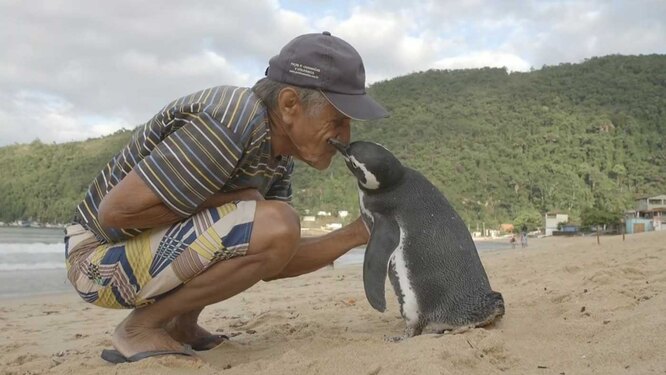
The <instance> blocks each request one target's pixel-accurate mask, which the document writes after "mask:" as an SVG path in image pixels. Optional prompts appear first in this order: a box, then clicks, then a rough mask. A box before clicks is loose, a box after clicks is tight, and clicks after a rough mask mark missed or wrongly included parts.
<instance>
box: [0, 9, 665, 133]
mask: <svg viewBox="0 0 666 375" xmlns="http://www.w3.org/2000/svg"><path fill="white" fill-rule="evenodd" d="M322 30H328V31H330V32H331V33H333V34H334V35H337V36H340V37H342V38H343V39H345V40H347V41H348V42H350V43H351V44H352V45H353V46H355V47H356V49H357V50H358V51H359V52H360V54H361V55H362V56H363V58H364V61H365V66H366V72H367V79H368V83H372V82H376V81H378V80H383V79H388V78H392V77H396V76H400V75H405V74H409V73H411V72H415V71H421V70H427V69H430V68H449V69H458V68H475V67H483V66H499V67H501V66H506V67H507V68H508V69H509V70H512V71H526V70H529V69H530V67H534V68H540V67H541V66H543V65H544V64H545V65H556V64H558V63H561V62H580V61H582V60H583V59H585V58H589V57H592V56H600V55H607V54H618V53H619V54H651V53H660V54H664V53H666V1H663V0H654V1H640V0H637V1H631V0H616V1H601V0H598V1H556V0H552V1H535V0H532V1H528V0H525V1H492V0H488V1H484V0H456V1H449V0H446V1H445V0H441V1H435V0H433V1H416V2H409V1H403V0H400V1H398V0H386V1H380V0H377V1H364V0H355V1H351V0H331V1H328V0H312V1H306V0H245V1H220V0H190V1H176V0H163V1H147V0H143V1H130V0H113V1H109V0H99V1H98V0H69V1H65V0H63V1H61V0H43V1H40V0H31V1H22V0H0V51H2V52H1V55H0V56H2V57H1V58H0V146H3V145H7V144H14V143H26V142H31V141H33V140H34V139H36V138H39V139H40V140H41V141H42V142H66V141H71V140H80V139H85V138H89V137H97V136H100V135H105V134H109V133H112V132H113V131H115V130H117V129H120V128H123V127H125V128H133V127H135V126H137V125H139V124H141V123H143V122H145V121H147V120H148V119H149V118H150V117H151V116H152V115H153V114H154V113H156V112H157V111H158V110H159V109H160V108H161V107H162V106H163V105H165V104H166V103H168V102H169V101H171V100H172V99H175V98H177V97H180V96H183V95H186V94H189V93H191V92H194V91H197V90H199V89H202V88H206V87H210V86H215V85H222V84H232V85H251V84H252V83H253V82H255V81H256V80H257V79H259V78H260V77H261V76H262V75H263V72H264V70H265V68H266V65H267V61H268V59H269V58H270V57H271V56H273V55H274V54H276V53H277V52H278V51H279V49H280V48H281V47H282V46H283V45H284V44H285V43H287V42H288V41H289V40H290V39H292V38H293V37H295V36H297V35H300V34H303V33H309V32H319V31H322Z"/></svg>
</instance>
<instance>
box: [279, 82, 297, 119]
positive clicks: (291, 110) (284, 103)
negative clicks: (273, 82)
mask: <svg viewBox="0 0 666 375" xmlns="http://www.w3.org/2000/svg"><path fill="white" fill-rule="evenodd" d="M278 108H279V110H280V116H281V117H282V121H284V123H285V124H291V123H293V122H294V117H295V116H297V115H298V114H299V113H300V111H301V101H300V99H299V96H298V91H296V89H294V88H293V87H285V88H283V89H282V90H280V93H279V94H278Z"/></svg>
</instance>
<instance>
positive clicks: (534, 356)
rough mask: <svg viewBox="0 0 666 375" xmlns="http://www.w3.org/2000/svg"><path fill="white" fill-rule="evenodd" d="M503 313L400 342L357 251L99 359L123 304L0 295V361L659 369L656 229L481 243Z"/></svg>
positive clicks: (275, 368) (4, 366) (65, 370)
mask: <svg viewBox="0 0 666 375" xmlns="http://www.w3.org/2000/svg"><path fill="white" fill-rule="evenodd" d="M481 259H482V261H483V263H484V265H485V267H486V271H487V272H488V275H489V278H490V282H491V285H492V286H493V289H495V290H497V291H500V292H502V294H503V295H504V299H505V302H506V315H505V316H504V318H503V319H502V320H501V321H499V322H498V323H497V324H495V325H494V326H492V327H489V328H479V329H472V330H469V331H467V332H465V333H462V334H455V335H453V334H444V335H437V334H424V335H422V336H419V337H415V338H411V339H408V340H405V341H403V342H400V343H390V342H387V341H385V340H384V338H385V336H395V335H400V334H402V330H403V328H404V323H403V321H402V318H400V317H399V310H398V306H397V302H396V299H395V297H394V295H393V291H392V290H391V289H390V286H389V284H388V283H387V300H388V301H389V305H388V311H387V312H386V313H384V314H381V313H379V312H377V311H375V310H373V309H372V308H371V307H370V305H369V304H368V302H367V301H366V300H365V296H364V293H363V285H362V280H361V267H360V266H359V265H354V266H347V267H339V268H337V269H331V268H326V269H322V270H320V271H317V272H315V273H312V274H309V275H306V276H302V277H300V278H296V279H288V280H278V281H274V282H270V283H260V284H258V285H256V286H254V287H253V288H251V289H250V290H248V291H247V292H245V293H242V294H241V295H238V296H236V297H234V298H232V299H230V300H228V301H225V302H222V303H219V304H216V305H213V306H210V307H209V308H207V309H206V310H205V311H204V313H203V315H202V325H203V326H205V327H206V328H208V329H209V330H211V331H217V332H223V333H225V334H228V335H233V336H234V337H232V339H231V341H230V342H227V343H224V344H222V345H220V346H218V347H217V348H215V349H213V350H211V351H208V352H201V353H199V359H198V360H188V359H185V358H182V357H163V358H151V359H148V360H144V361H141V362H139V363H135V364H122V365H115V366H114V365H111V364H108V363H106V362H104V361H103V360H102V359H100V357H99V354H100V352H101V350H102V349H104V348H110V347H111V341H110V333H111V332H112V330H113V328H114V327H115V325H116V324H117V323H118V322H119V321H120V320H121V319H122V318H123V317H124V316H125V315H126V314H127V311H122V310H118V311H116V310H105V309H101V308H97V307H95V306H92V305H88V304H86V303H84V302H83V301H81V300H80V299H79V298H78V296H76V295H75V294H74V293H73V292H72V293H67V294H59V295H48V296H40V297H30V298H18V299H17V298H13V299H4V300H0V325H1V326H2V327H3V328H2V331H1V332H0V373H1V374H47V373H48V374H74V373H75V374H116V373H120V374H160V375H165V374H219V373H224V374H229V375H232V374H253V375H260V374H270V375H279V374H336V375H340V374H344V375H355V374H368V375H376V374H499V373H505V374H565V375H570V374H666V354H665V353H666V339H665V338H664V336H665V335H666V231H663V232H652V233H644V234H636V235H631V236H627V237H626V240H625V241H623V240H622V237H621V236H613V237H602V238H601V245H597V243H596V238H595V237H577V238H546V239H539V240H531V241H530V246H529V247H528V248H526V249H509V250H498V251H488V252H483V253H482V254H481Z"/></svg>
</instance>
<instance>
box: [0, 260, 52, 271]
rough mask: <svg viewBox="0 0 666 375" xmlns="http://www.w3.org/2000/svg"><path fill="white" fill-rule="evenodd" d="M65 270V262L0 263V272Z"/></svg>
mask: <svg viewBox="0 0 666 375" xmlns="http://www.w3.org/2000/svg"><path fill="white" fill-rule="evenodd" d="M59 268H65V262H64V261H63V262H41V263H40V262H38V263H0V271H24V270H30V271H32V270H54V269H59Z"/></svg>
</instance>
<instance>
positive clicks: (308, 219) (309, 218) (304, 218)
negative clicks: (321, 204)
mask: <svg viewBox="0 0 666 375" xmlns="http://www.w3.org/2000/svg"><path fill="white" fill-rule="evenodd" d="M303 221H315V217H314V216H303Z"/></svg>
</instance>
